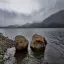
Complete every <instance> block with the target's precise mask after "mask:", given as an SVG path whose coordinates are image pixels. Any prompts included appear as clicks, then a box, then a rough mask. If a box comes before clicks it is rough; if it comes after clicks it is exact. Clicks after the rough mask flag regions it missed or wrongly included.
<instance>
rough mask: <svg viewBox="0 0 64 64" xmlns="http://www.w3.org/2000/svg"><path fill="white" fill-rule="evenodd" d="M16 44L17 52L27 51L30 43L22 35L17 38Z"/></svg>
mask: <svg viewBox="0 0 64 64" xmlns="http://www.w3.org/2000/svg"><path fill="white" fill-rule="evenodd" d="M15 42H16V46H15V47H16V50H17V51H23V50H26V49H27V46H28V41H27V40H26V38H25V37H24V36H22V35H18V36H16V37H15Z"/></svg>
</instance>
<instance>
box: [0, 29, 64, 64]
mask: <svg viewBox="0 0 64 64" xmlns="http://www.w3.org/2000/svg"><path fill="white" fill-rule="evenodd" d="M0 32H1V33H3V34H4V35H5V36H7V37H9V38H10V39H14V37H15V36H16V35H23V36H25V37H26V39H27V40H28V41H29V46H28V52H27V53H21V54H17V57H13V58H12V59H13V61H12V60H11V61H10V63H8V62H7V61H6V62H7V63H6V62H5V63H4V64H64V28H27V29H24V28H0ZM34 34H40V35H42V36H44V37H45V39H46V41H47V45H46V49H45V52H44V54H43V53H36V52H35V53H34V52H32V51H31V49H30V42H31V38H32V35H34ZM8 61H9V60H8Z"/></svg>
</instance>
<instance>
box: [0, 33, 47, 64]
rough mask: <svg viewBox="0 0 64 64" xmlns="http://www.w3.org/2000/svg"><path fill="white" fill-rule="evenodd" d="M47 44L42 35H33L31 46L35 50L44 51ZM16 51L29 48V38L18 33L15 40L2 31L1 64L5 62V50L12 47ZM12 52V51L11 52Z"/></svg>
mask: <svg viewBox="0 0 64 64" xmlns="http://www.w3.org/2000/svg"><path fill="white" fill-rule="evenodd" d="M45 45H46V41H45V38H44V37H43V36H41V35H38V34H34V35H33V36H32V40H31V44H30V47H31V49H32V50H33V51H34V50H35V51H40V50H42V51H43V52H44V49H45ZM13 47H15V48H14V50H15V49H16V51H24V50H27V49H28V40H27V39H26V38H25V37H24V36H22V35H17V36H16V37H15V40H12V39H9V38H8V37H5V36H4V35H3V34H2V33H0V64H3V63H4V61H3V57H4V55H5V52H6V51H7V50H8V49H9V50H11V51H12V48H13ZM10 54H11V53H10Z"/></svg>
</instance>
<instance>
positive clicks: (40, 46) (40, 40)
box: [30, 34, 47, 51]
mask: <svg viewBox="0 0 64 64" xmlns="http://www.w3.org/2000/svg"><path fill="white" fill-rule="evenodd" d="M46 44H47V42H46V40H45V37H43V36H41V35H38V34H35V35H33V36H32V41H31V44H30V47H31V49H32V50H33V51H44V49H45V45H46Z"/></svg>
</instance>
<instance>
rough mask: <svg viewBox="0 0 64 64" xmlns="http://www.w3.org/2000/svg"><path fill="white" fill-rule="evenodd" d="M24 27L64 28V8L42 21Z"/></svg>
mask: <svg viewBox="0 0 64 64" xmlns="http://www.w3.org/2000/svg"><path fill="white" fill-rule="evenodd" d="M22 27H23V28H64V10H62V11H59V12H57V13H55V14H52V15H51V16H50V17H48V18H46V19H45V20H43V21H42V22H38V23H32V24H29V25H27V24H25V25H23V26H22Z"/></svg>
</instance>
